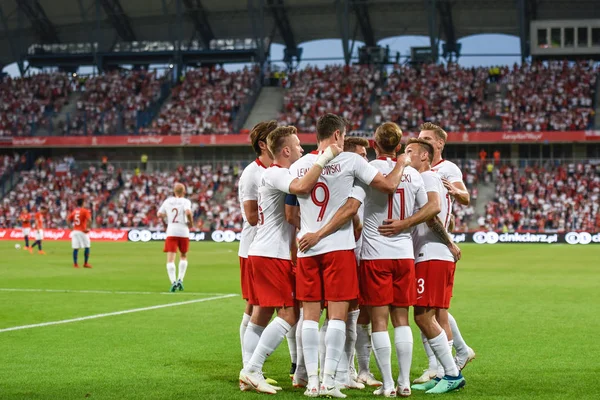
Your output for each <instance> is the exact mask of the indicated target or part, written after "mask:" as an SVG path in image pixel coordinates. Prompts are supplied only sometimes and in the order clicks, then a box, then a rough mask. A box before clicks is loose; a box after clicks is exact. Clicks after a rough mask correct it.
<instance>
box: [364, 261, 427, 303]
mask: <svg viewBox="0 0 600 400" xmlns="http://www.w3.org/2000/svg"><path fill="white" fill-rule="evenodd" d="M358 276H359V280H358V282H359V286H360V304H362V305H367V306H374V307H381V306H388V305H392V306H395V307H410V306H413V305H415V302H416V301H417V288H416V282H415V261H414V260H413V259H411V258H407V259H402V260H362V261H361V262H360V268H359V274H358Z"/></svg>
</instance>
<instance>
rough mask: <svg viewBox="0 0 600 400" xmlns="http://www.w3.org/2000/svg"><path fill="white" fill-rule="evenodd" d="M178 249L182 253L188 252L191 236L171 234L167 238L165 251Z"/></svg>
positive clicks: (170, 251) (174, 251) (173, 251)
mask: <svg viewBox="0 0 600 400" xmlns="http://www.w3.org/2000/svg"><path fill="white" fill-rule="evenodd" d="M177 249H179V252H180V253H182V254H186V253H187V252H188V250H189V249H190V238H186V237H177V236H169V237H167V239H166V240H165V249H164V250H163V251H164V252H165V253H177Z"/></svg>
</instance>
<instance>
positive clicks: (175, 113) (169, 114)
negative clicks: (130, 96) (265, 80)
mask: <svg viewBox="0 0 600 400" xmlns="http://www.w3.org/2000/svg"><path fill="white" fill-rule="evenodd" d="M182 79H183V81H182V83H181V84H180V85H178V86H175V87H173V89H172V92H171V99H170V101H168V102H167V104H165V105H164V106H163V107H162V109H161V110H160V113H159V115H158V116H157V118H156V119H155V120H154V121H153V122H152V124H151V125H150V126H149V127H148V128H145V129H142V133H145V134H156V135H202V134H210V133H216V134H226V133H232V132H233V131H234V127H233V122H234V120H235V117H236V116H237V113H238V112H239V110H240V109H241V108H242V106H243V105H244V104H245V103H246V102H247V101H248V100H249V98H250V97H251V96H252V95H253V94H254V89H253V88H254V84H255V82H256V80H257V79H258V71H257V70H256V69H252V68H244V69H243V70H241V71H237V72H227V71H226V70H224V69H222V68H212V69H210V68H198V69H194V70H190V71H188V72H187V73H186V74H185V76H184V77H183V78H182Z"/></svg>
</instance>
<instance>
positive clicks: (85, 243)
mask: <svg viewBox="0 0 600 400" xmlns="http://www.w3.org/2000/svg"><path fill="white" fill-rule="evenodd" d="M71 245H72V247H73V248H74V249H87V248H90V247H91V242H90V236H89V235H88V234H87V233H84V232H82V231H73V232H71Z"/></svg>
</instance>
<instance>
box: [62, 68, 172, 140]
mask: <svg viewBox="0 0 600 400" xmlns="http://www.w3.org/2000/svg"><path fill="white" fill-rule="evenodd" d="M167 80H168V77H167V76H163V77H160V78H159V77H158V75H157V73H156V72H150V71H145V70H140V71H122V70H115V71H111V72H106V73H104V74H102V75H98V76H93V77H90V78H87V79H78V80H74V83H75V87H76V90H78V91H81V92H82V95H81V98H80V99H79V100H77V110H76V112H75V113H74V114H73V115H70V116H69V118H68V119H67V122H66V123H65V124H63V125H62V130H63V131H64V132H65V134H69V135H110V134H123V133H134V132H137V129H138V128H139V127H140V124H141V123H142V122H143V121H142V120H141V118H140V117H141V116H142V115H143V113H144V112H146V111H148V110H149V109H150V107H151V106H152V105H154V104H155V103H156V102H157V101H158V100H159V99H160V96H161V88H162V86H163V85H164V84H165V83H166V82H167ZM148 122H149V121H148Z"/></svg>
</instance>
